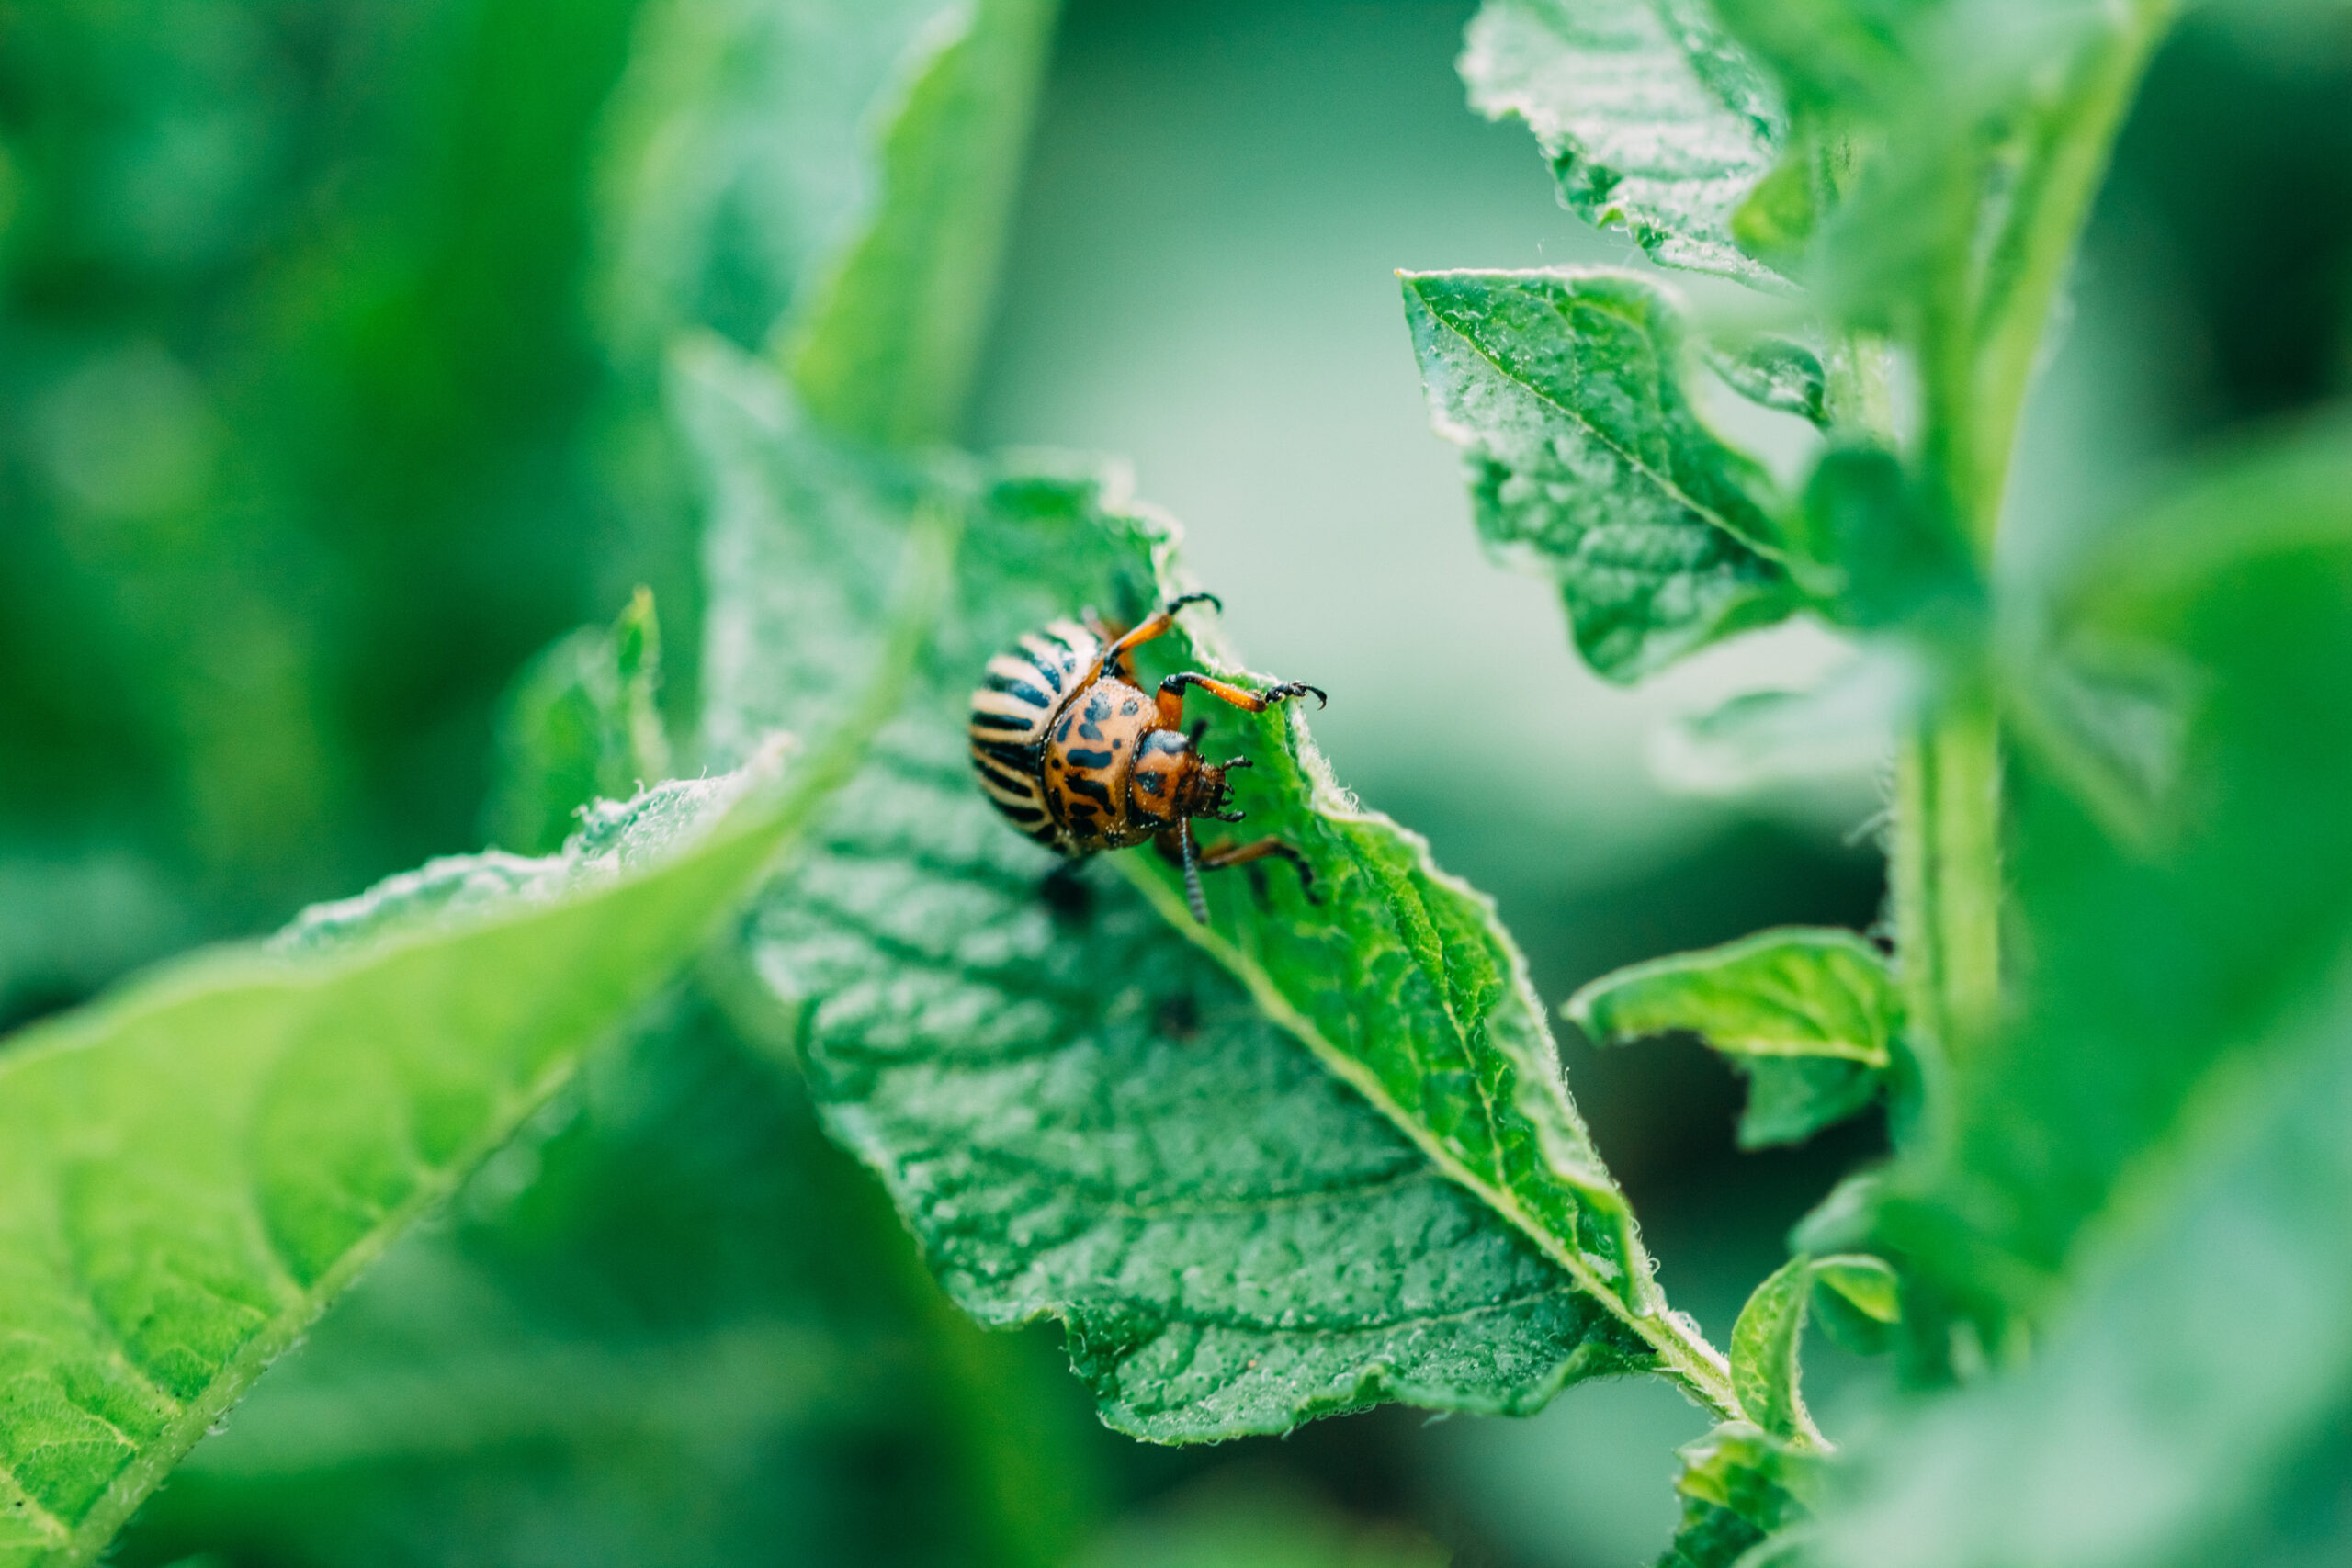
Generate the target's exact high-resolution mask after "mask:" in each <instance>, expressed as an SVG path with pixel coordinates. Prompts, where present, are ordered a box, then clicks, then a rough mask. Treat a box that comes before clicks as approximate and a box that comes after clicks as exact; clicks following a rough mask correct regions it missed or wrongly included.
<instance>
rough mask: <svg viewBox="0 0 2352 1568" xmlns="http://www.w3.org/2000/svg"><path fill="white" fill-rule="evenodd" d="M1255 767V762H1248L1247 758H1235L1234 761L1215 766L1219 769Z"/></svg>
mask: <svg viewBox="0 0 2352 1568" xmlns="http://www.w3.org/2000/svg"><path fill="white" fill-rule="evenodd" d="M1257 765H1258V764H1257V763H1255V762H1253V761H1250V759H1249V758H1247V757H1236V758H1234V759H1233V760H1232V761H1229V762H1219V763H1218V764H1217V767H1218V768H1219V769H1225V768H1254V767H1256V766H1257Z"/></svg>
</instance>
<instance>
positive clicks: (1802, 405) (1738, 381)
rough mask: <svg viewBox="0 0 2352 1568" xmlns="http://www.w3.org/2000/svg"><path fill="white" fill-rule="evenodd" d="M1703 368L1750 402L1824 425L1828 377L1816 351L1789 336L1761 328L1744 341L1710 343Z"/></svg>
mask: <svg viewBox="0 0 2352 1568" xmlns="http://www.w3.org/2000/svg"><path fill="white" fill-rule="evenodd" d="M1705 354H1706V361H1707V367H1708V368H1709V369H1711V370H1713V371H1714V373H1715V374H1716V375H1718V376H1721V377H1722V378H1724V384H1725V385H1727V386H1729V387H1730V388H1731V389H1732V390H1733V391H1735V392H1737V393H1738V394H1739V395H1740V396H1741V397H1743V398H1746V399H1747V400H1748V401H1750V402H1753V403H1760V404H1762V405H1763V406H1764V407H1766V408H1768V409H1778V410H1779V411H1780V412H1782V413H1792V414H1795V415H1796V416H1797V417H1799V418H1800V419H1804V420H1806V421H1808V422H1810V423H1814V424H1816V425H1824V426H1826V424H1827V423H1829V415H1828V412H1827V411H1826V408H1825V407H1824V406H1823V399H1824V398H1825V396H1826V392H1827V387H1828V378H1827V376H1826V373H1825V372H1824V371H1823V370H1822V367H1821V356H1820V355H1818V354H1815V352H1814V351H1813V350H1812V349H1811V348H1809V347H1807V346H1806V345H1805V344H1801V343H1799V342H1797V341H1796V340H1795V339H1794V338H1788V337H1781V336H1779V335H1777V334H1774V333H1762V334H1759V335H1758V336H1756V337H1753V338H1750V339H1747V341H1745V342H1738V341H1735V342H1731V343H1710V344H1707V346H1706V350H1705Z"/></svg>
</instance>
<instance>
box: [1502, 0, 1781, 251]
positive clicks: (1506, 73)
mask: <svg viewBox="0 0 2352 1568" xmlns="http://www.w3.org/2000/svg"><path fill="white" fill-rule="evenodd" d="M1461 70H1462V77H1463V80H1464V82H1465V83H1467V84H1468V85H1469V88H1470V103H1471V107H1474V108H1476V109H1477V110H1479V111H1480V112H1481V113H1483V114H1485V115H1486V116H1487V118H1490V119H1500V118H1503V117H1504V116H1506V115H1517V116H1519V117H1520V118H1521V119H1523V120H1525V121H1526V122H1527V125H1528V129H1529V130H1532V131H1533V132H1534V133H1535V140H1536V142H1537V144H1538V145H1539V146H1541V147H1542V148H1543V150H1544V157H1545V158H1546V159H1548V160H1549V161H1550V162H1551V164H1552V172H1553V175H1554V177H1555V179H1556V180H1557V181H1558V184H1559V187H1560V200H1561V202H1562V203H1563V204H1564V205H1565V206H1566V207H1567V208H1568V209H1570V210H1571V211H1573V212H1575V213H1576V214H1577V216H1578V217H1580V218H1582V219H1584V220H1586V221H1587V222H1589V223H1591V224H1593V225H1594V226H1596V227H1598V228H1603V229H1606V228H1612V227H1622V228H1623V229H1624V230H1625V231H1627V232H1628V233H1630V234H1631V235H1632V236H1633V238H1634V242H1635V243H1638V244H1639V245H1640V246H1641V247H1642V249H1643V250H1645V251H1646V252H1648V253H1649V254H1651V255H1652V256H1653V257H1655V258H1656V259H1657V260H1658V261H1660V262H1663V263H1665V264H1666V265H1668V266H1679V267H1688V268H1691V269H1693V270H1695V271H1699V272H1712V273H1719V274H1721V275H1723V276H1726V277H1736V278H1738V279H1740V280H1741V281H1743V282H1747V283H1757V284H1766V285H1771V284H1776V283H1778V282H1779V279H1778V277H1777V276H1776V275H1775V274H1774V273H1773V272H1772V271H1771V269H1770V268H1769V267H1767V266H1765V265H1762V264H1761V263H1759V262H1758V261H1757V260H1755V259H1754V258H1753V257H1751V256H1748V255H1747V254H1743V253H1742V252H1741V251H1740V249H1739V248H1738V246H1737V245H1736V244H1734V243H1733V242H1732V235H1731V217H1732V214H1733V212H1734V211H1736V209H1738V207H1739V204H1740V202H1741V201H1742V200H1743V199H1744V198H1745V197H1747V192H1748V190H1749V188H1750V187H1751V186H1754V185H1755V183H1756V182H1757V181H1758V179H1760V178H1761V177H1762V176H1763V175H1764V174H1765V173H1766V171H1768V170H1770V168H1771V167H1772V165H1773V164H1774V163H1775V162H1776V161H1777V160H1778V159H1779V156H1780V149H1781V141H1782V139H1783V136H1784V134H1785V130H1786V122H1785V118H1784V117H1783V116H1782V114H1781V109H1780V107H1779V104H1778V102H1777V99H1776V97H1775V96H1774V94H1773V92H1772V90H1771V86H1770V83H1769V81H1768V80H1767V79H1766V78H1765V77H1764V76H1763V75H1762V74H1761V73H1758V71H1757V70H1756V68H1755V67H1754V66H1753V65H1751V64H1750V63H1749V62H1747V59H1746V58H1745V57H1744V56H1743V55H1742V54H1741V53H1740V52H1739V51H1738V50H1737V48H1736V47H1735V46H1734V45H1733V44H1732V43H1731V42H1730V40H1728V39H1726V38H1724V35H1723V34H1722V32H1721V31H1720V29H1718V28H1716V27H1715V25H1714V23H1713V17H1710V16H1709V15H1708V12H1707V9H1706V7H1705V6H1702V5H1699V4H1694V3H1692V0H1487V5H1486V6H1483V7H1482V8H1481V9H1480V10H1479V12H1478V15H1477V17H1476V19H1475V20H1473V21H1472V22H1471V24H1470V30H1469V35H1468V39H1467V40H1466V45H1465V47H1464V51H1463V54H1462V62H1461Z"/></svg>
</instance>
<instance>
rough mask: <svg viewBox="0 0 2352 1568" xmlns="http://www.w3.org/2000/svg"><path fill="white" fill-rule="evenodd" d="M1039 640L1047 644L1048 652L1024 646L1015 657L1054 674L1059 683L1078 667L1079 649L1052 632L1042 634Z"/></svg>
mask: <svg viewBox="0 0 2352 1568" xmlns="http://www.w3.org/2000/svg"><path fill="white" fill-rule="evenodd" d="M1037 640H1038V641H1039V642H1042V643H1044V644H1045V645H1046V652H1044V653H1037V652H1035V651H1033V650H1032V649H1028V648H1026V647H1024V648H1023V649H1022V650H1021V651H1020V652H1019V653H1018V654H1016V655H1015V656H1014V657H1016V658H1020V659H1026V660H1029V662H1031V663H1032V664H1035V666H1036V667H1037V668H1038V669H1040V670H1043V671H1046V672H1047V673H1048V674H1050V675H1051V676H1053V677H1054V679H1055V681H1056V682H1057V683H1058V682H1059V681H1060V678H1061V677H1062V676H1064V675H1067V674H1069V672H1070V671H1073V670H1075V669H1077V668H1078V650H1077V649H1074V648H1072V647H1070V645H1069V644H1068V643H1066V642H1064V641H1062V640H1061V638H1059V637H1055V636H1054V635H1053V634H1052V633H1050V632H1046V633H1044V634H1042V635H1040V636H1039V637H1038V638H1037ZM1057 649H1058V650H1059V654H1058V657H1057V654H1056V652H1055V650H1057Z"/></svg>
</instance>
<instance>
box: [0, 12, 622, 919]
mask: <svg viewBox="0 0 2352 1568" xmlns="http://www.w3.org/2000/svg"><path fill="white" fill-rule="evenodd" d="M632 25H633V7H632V6H630V5H628V4H627V3H626V0H588V3H585V4H581V5H569V4H560V5H559V4H542V3H539V0H489V3H486V4H482V5H479V6H477V5H470V4H457V3H454V0H428V3H426V4H423V5H396V4H373V3H370V0H353V3H351V4H340V5H334V6H321V7H296V8H287V7H278V6H264V5H243V4H231V5H213V4H207V3H202V0H197V3H191V4H169V5H164V6H141V7H133V8H128V9H126V8H121V7H114V6H97V5H84V4H67V5H58V6H16V7H12V8H11V9H10V10H9V12H8V16H7V44H6V49H5V51H0V147H5V152H6V169H7V188H8V191H9V201H8V212H7V221H6V231H5V233H0V341H4V342H5V344H6V354H5V355H4V356H0V357H5V359H6V366H7V368H6V371H5V372H0V377H5V381H4V382H0V399H5V404H4V405H0V408H4V409H5V419H6V427H7V430H8V432H9V435H10V439H9V441H8V442H7V444H6V452H5V454H0V486H5V498H6V499H5V505H6V513H7V516H8V524H7V526H6V528H5V529H0V574H5V577H6V581H7V582H8V584H9V588H10V594H9V600H10V613H9V614H8V615H7V616H6V617H5V620H0V727H5V729H6V734H7V736H8V738H9V742H8V759H7V761H8V765H7V767H6V770H0V805H5V809H6V819H7V822H8V837H9V840H11V842H10V846H9V847H10V848H12V849H14V848H16V847H17V846H18V845H21V846H22V849H21V850H19V851H18V852H30V853H40V854H49V855H58V854H76V855H91V856H96V855H97V854H98V853H100V852H101V851H102V848H103V847H107V846H119V848H115V849H114V850H113V852H114V853H116V854H118V855H120V854H124V853H128V854H130V855H132V856H135V857H136V858H135V861H134V862H133V863H135V864H136V865H137V866H138V867H139V868H140V872H141V876H142V879H143V881H144V882H145V883H146V885H147V886H150V887H152V888H153V889H154V890H155V894H154V896H155V897H158V898H160V899H164V900H166V901H168V902H169V903H171V904H173V905H175V907H176V908H179V909H181V910H184V911H186V913H184V914H183V915H182V916H181V929H187V928H188V927H193V928H194V929H195V930H196V931H199V932H201V931H214V930H219V929H221V928H223V927H228V928H232V929H233V928H238V927H243V928H246V929H250V928H251V927H252V926H254V924H257V923H260V924H266V923H268V922H270V921H272V920H274V919H277V918H282V915H283V914H284V913H285V912H286V911H287V910H288V909H289V908H291V906H292V905H293V904H294V903H296V902H299V901H300V899H301V898H303V897H317V896H320V895H322V894H326V893H331V892H335V891H339V890H342V889H345V888H348V887H351V886H356V884H358V883H360V882H362V881H364V880H365V879H366V878H367V877H368V876H369V875H371V874H377V873H380V872H382V871H385V870H388V869H390V868H391V867H393V866H397V865H400V864H402V863H413V862H414V861H416V860H418V859H421V858H422V856H423V855H424V853H425V852H428V851H430V850H435V849H446V848H448V847H452V846H456V845H460V844H463V843H464V842H465V841H466V840H468V839H469V836H470V835H469V828H470V825H471V821H472V818H473V816H474V813H475V812H476V810H477V809H478V807H479V802H480V799H481V786H482V782H483V779H484V777H485V773H484V762H485V758H484V754H483V752H482V750H481V747H480V744H479V740H478V739H477V738H478V737H479V735H480V734H481V730H482V726H483V723H484V720H485V718H486V716H487V714H488V711H489V708H490V705H491V702H492V698H493V697H494V696H495V694H496V693H497V692H498V690H499V688H500V687H501V686H502V685H503V683H504V682H505V680H506V678H507V676H508V675H509V674H510V673H511V672H512V671H513V669H514V667H515V665H516V664H517V663H518V662H519V661H520V660H522V659H523V658H524V656H526V654H527V653H529V652H530V651H531V650H532V649H535V648H536V647H537V646H538V645H539V644H541V643H543V642H545V641H546V640H547V638H548V636H549V635H551V634H552V633H553V632H554V631H555V630H557V629H558V628H559V627H561V626H566V625H569V624H571V622H573V621H575V620H577V619H579V618H581V615H580V609H581V606H582V603H583V596H584V595H585V594H587V593H588V592H591V591H592V590H604V589H605V586H606V585H605V584H604V583H602V582H598V581H594V578H595V576H596V573H595V571H594V569H592V567H591V566H590V555H589V552H588V551H587V550H586V549H584V548H583V545H584V544H585V543H587V542H588V541H591V540H593V539H594V538H596V537H597V536H599V534H600V533H602V532H604V531H605V526H606V518H607V516H608V514H609V510H610V509H609V507H607V506H606V505H605V504H603V503H600V502H598V500H597V499H596V496H595V494H594V491H593V490H592V489H591V488H590V487H589V486H588V485H587V484H586V483H584V482H583V476H582V470H581V467H580V464H579V462H578V454H577V451H576V448H575V446H574V432H575V430H576V428H577V425H578V422H579V419H580V417H581V415H582V412H584V410H585V409H586V408H587V406H588V404H589V402H590V400H591V399H592V397H593V396H594V390H595V389H596V387H597V385H598V382H599V379H600V376H601V372H600V369H599V359H600V355H599V352H598V349H597V347H596V344H595V341H594V337H593V336H592V334H591V333H590V332H589V330H588V325H587V321H586V318H585V317H584V315H583V313H582V310H581V308H580V299H581V290H582V265H583V257H584V254H585V248H586V242H587V238H588V234H589V231H590V228H591V216H590V211H589V208H588V204H587V200H586V197H587V194H588V189H589V184H590V182H589V170H590V168H591V165H592V163H593V159H594V148H595V146H596V143H597V129H596V128H597V125H598V122H599V118H600V115H601V113H602V111H603V106H604V101H605V96H606V95H607V94H608V92H609V91H610V89H611V87H612V85H613V83H614V81H615V79H616V75H617V74H618V73H619V72H620V70H621V67H622V63H623V61H624V59H625V57H626V54H627V49H628V39H629V34H630V29H631V27H632ZM518 84H528V90H527V92H525V93H518V92H517V91H516V90H515V89H516V85H518ZM73 915H74V907H73V906H72V905H71V904H70V903H67V904H64V905H62V906H61V907H60V908H59V909H58V910H57V916H58V918H61V919H64V918H71V917H72V916H73ZM8 962H9V955H6V954H0V964H7V963H8Z"/></svg>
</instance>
